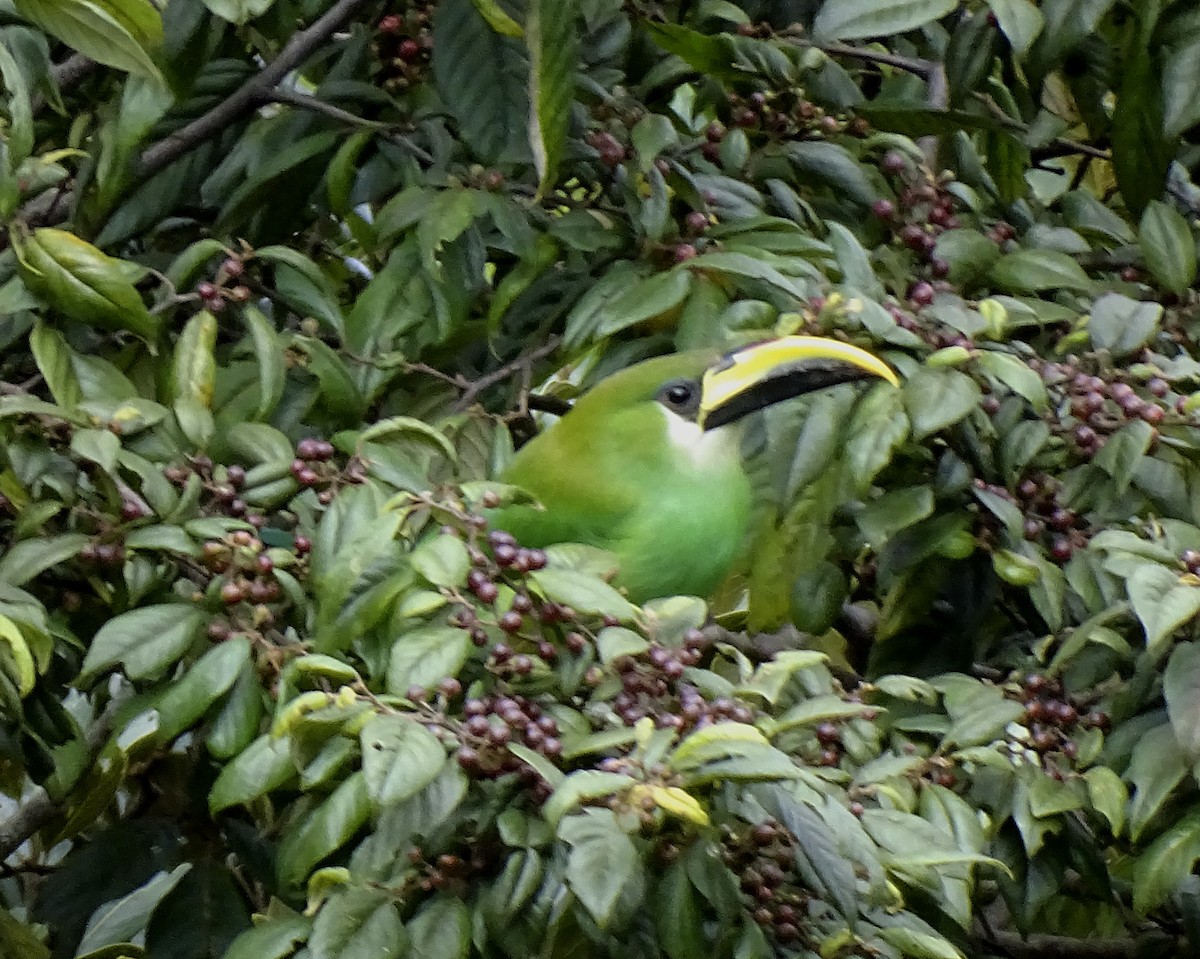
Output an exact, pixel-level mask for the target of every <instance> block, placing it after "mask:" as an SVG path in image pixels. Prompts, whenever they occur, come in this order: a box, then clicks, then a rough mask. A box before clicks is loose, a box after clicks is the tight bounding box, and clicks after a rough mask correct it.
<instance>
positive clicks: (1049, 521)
mask: <svg viewBox="0 0 1200 959" xmlns="http://www.w3.org/2000/svg"><path fill="white" fill-rule="evenodd" d="M975 485H976V487H977V488H978V489H981V490H984V491H986V492H989V493H992V494H993V495H995V496H998V497H1000V498H1001V499H1004V500H1007V501H1008V502H1010V503H1012V504H1013V505H1014V506H1016V507H1017V508H1018V509H1020V510H1021V512H1022V513H1023V514H1024V516H1025V522H1024V525H1023V527H1022V535H1023V536H1024V537H1025V539H1027V540H1029V541H1030V542H1042V543H1043V544H1044V545H1045V546H1046V549H1047V551H1048V552H1049V554H1050V557H1051V559H1053V560H1054V561H1055V562H1056V563H1065V562H1067V560H1069V559H1070V558H1071V557H1072V556H1073V555H1074V554H1075V550H1077V549H1081V548H1083V547H1084V546H1086V545H1087V541H1088V539H1089V537H1090V533H1089V531H1088V528H1087V524H1086V523H1085V522H1084V521H1083V518H1082V517H1081V516H1080V515H1079V514H1078V513H1076V512H1075V511H1074V510H1072V509H1069V508H1068V507H1067V506H1065V505H1063V504H1062V503H1061V502H1060V501H1059V499H1058V495H1059V493H1061V492H1062V483H1061V482H1059V481H1058V480H1057V479H1055V478H1054V477H1053V476H1048V475H1047V474H1045V473H1035V474H1033V475H1031V476H1027V477H1026V478H1025V479H1023V480H1021V482H1020V483H1018V484H1017V489H1016V492H1015V493H1013V492H1010V491H1009V490H1007V489H1005V488H1004V487H1003V486H998V485H995V484H992V483H988V482H987V481H985V480H982V479H976V480H975Z"/></svg>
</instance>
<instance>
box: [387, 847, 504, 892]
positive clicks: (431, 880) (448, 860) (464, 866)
mask: <svg viewBox="0 0 1200 959" xmlns="http://www.w3.org/2000/svg"><path fill="white" fill-rule="evenodd" d="M458 848H459V851H458V852H443V853H441V854H439V855H437V856H434V857H432V858H430V856H429V854H427V853H426V852H425V850H423V849H421V848H420V847H413V848H412V849H410V850H409V853H408V861H409V862H410V863H412V864H413V865H414V866H416V867H417V869H418V877H417V879H416V884H417V886H419V887H420V889H421V891H422V892H433V891H434V890H438V889H447V888H449V889H452V890H461V889H463V888H465V887H466V886H467V885H468V884H469V883H470V881H471V880H472V879H473V878H474V877H475V876H477V875H479V874H480V873H484V872H488V871H491V870H492V869H493V865H492V864H493V863H495V862H496V861H497V860H498V859H499V854H500V850H499V849H491V848H484V847H483V845H482V844H481V843H480V842H479V840H478V839H477V838H475V837H472V838H470V839H468V840H467V841H466V844H465V847H464V846H460V847H458Z"/></svg>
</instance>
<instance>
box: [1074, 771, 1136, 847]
mask: <svg viewBox="0 0 1200 959" xmlns="http://www.w3.org/2000/svg"><path fill="white" fill-rule="evenodd" d="M1083 781H1084V782H1085V783H1087V788H1088V800H1089V801H1090V802H1091V804H1092V808H1093V809H1095V810H1096V812H1098V813H1100V815H1101V816H1103V817H1104V818H1105V819H1107V820H1108V826H1109V828H1110V829H1111V830H1112V833H1113V835H1114V836H1119V835H1120V834H1121V830H1122V828H1124V826H1125V809H1126V806H1127V805H1128V803H1129V791H1128V790H1127V789H1126V788H1125V783H1123V782H1122V781H1121V777H1120V776H1118V775H1117V774H1116V773H1115V772H1113V771H1112V770H1111V769H1109V768H1108V767H1107V766H1095V767H1093V768H1092V769H1089V770H1088V771H1087V772H1085V773H1084V774H1083Z"/></svg>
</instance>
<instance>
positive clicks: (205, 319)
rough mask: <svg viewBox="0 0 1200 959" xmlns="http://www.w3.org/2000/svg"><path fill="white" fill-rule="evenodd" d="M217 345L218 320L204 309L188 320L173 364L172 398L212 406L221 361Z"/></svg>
mask: <svg viewBox="0 0 1200 959" xmlns="http://www.w3.org/2000/svg"><path fill="white" fill-rule="evenodd" d="M216 344H217V318H216V317H215V316H213V315H212V314H211V313H209V312H208V311H207V310H202V311H201V312H199V313H197V314H196V315H195V316H193V317H192V318H191V319H190V320H188V322H187V325H186V326H185V327H184V328H183V332H182V333H181V334H180V335H179V341H178V342H177V343H176V344H175V356H174V360H173V363H172V365H171V396H172V399H174V400H176V401H178V400H191V401H193V402H195V403H197V404H199V405H200V406H203V407H205V408H206V409H207V408H208V407H211V406H212V395H213V386H214V385H215V383H216V376H217V360H216V357H215V356H214V355H213V350H214V349H215V347H216Z"/></svg>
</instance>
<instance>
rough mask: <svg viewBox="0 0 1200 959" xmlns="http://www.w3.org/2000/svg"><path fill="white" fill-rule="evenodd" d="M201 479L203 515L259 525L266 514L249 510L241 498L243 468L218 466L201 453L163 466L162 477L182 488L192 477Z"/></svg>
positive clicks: (263, 521) (201, 509)
mask: <svg viewBox="0 0 1200 959" xmlns="http://www.w3.org/2000/svg"><path fill="white" fill-rule="evenodd" d="M193 475H194V476H197V477H198V478H199V479H200V482H201V484H202V488H203V490H204V494H205V499H204V501H203V502H202V503H201V507H200V511H201V513H203V514H204V515H205V516H228V517H230V518H232V519H244V520H245V521H246V522H247V523H249V524H250V525H251V526H254V527H257V528H260V529H261V528H262V527H263V526H264V525H265V524H266V517H264V516H263V515H262V514H261V513H256V512H254V511H252V510H251V509H250V507H249V506H248V505H247V503H246V501H245V500H244V499H242V497H241V491H242V488H243V487H244V486H245V485H246V468H245V467H244V466H240V465H238V464H236V463H235V464H233V465H230V466H218V465H216V464H214V463H213V461H212V459H211V458H210V457H208V456H205V455H204V454H203V453H200V454H197V455H195V456H189V457H188V458H187V459H186V460H185V461H184V462H183V463H172V464H170V465H169V466H166V467H164V468H163V476H165V477H166V478H167V479H168V480H170V481H171V483H172V484H174V485H175V486H178V487H180V488H181V489H182V488H183V487H184V486H186V485H187V484H188V480H189V479H190V477H192V476H193Z"/></svg>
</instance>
